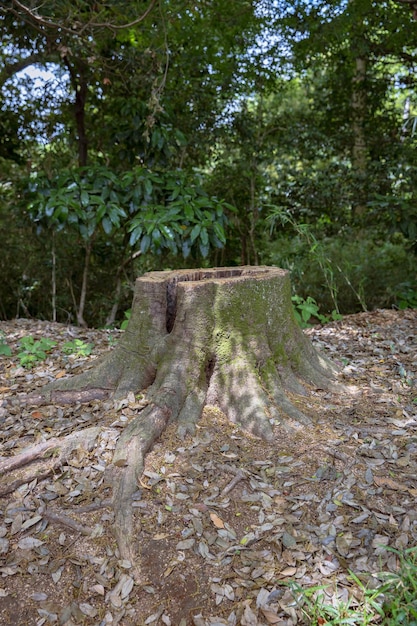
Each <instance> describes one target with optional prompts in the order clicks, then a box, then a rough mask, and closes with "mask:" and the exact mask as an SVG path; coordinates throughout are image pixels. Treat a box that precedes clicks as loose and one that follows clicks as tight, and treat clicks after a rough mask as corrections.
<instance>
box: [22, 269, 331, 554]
mask: <svg viewBox="0 0 417 626" xmlns="http://www.w3.org/2000/svg"><path fill="white" fill-rule="evenodd" d="M334 374H335V367H334V366H333V365H332V364H331V363H330V362H329V361H327V359H325V358H324V357H322V356H320V355H319V354H318V353H317V352H316V351H315V350H314V348H313V347H312V345H311V343H310V341H309V340H308V339H307V337H306V336H305V335H304V334H303V332H302V331H301V330H300V328H299V327H298V325H297V322H296V321H295V317H294V315H293V310H292V304H291V288H290V281H289V274H288V272H287V271H284V270H281V269H278V268H273V267H264V266H259V267H256V266H253V267H250V266H243V267H233V268H218V269H198V270H178V271H167V272H150V273H148V274H145V275H144V276H142V277H141V278H138V279H137V281H136V287H135V294H134V300H133V306H132V314H131V317H130V320H129V325H128V328H127V330H126V331H125V334H124V335H123V337H122V339H121V341H120V343H119V344H118V346H117V347H116V348H115V350H114V351H113V352H112V353H110V354H109V355H108V356H107V357H106V358H104V359H103V360H102V361H101V362H100V363H99V364H98V365H97V366H96V367H94V368H93V369H92V370H89V371H86V372H84V373H82V374H81V375H79V376H74V377H73V378H70V379H67V380H64V381H62V380H61V381H58V382H57V383H53V384H52V385H50V386H49V387H48V389H46V390H45V392H44V394H43V398H44V401H46V402H52V401H53V402H56V403H62V402H70V401H74V402H79V401H83V399H85V400H86V401H88V400H91V398H92V397H94V396H97V397H101V398H102V397H103V396H106V395H110V394H113V395H114V396H115V397H116V398H124V397H126V396H127V394H128V393H129V392H134V393H137V392H140V391H142V392H145V400H146V406H145V407H144V408H143V409H142V410H141V411H140V412H139V413H138V415H137V416H136V417H135V418H134V419H133V420H132V421H131V422H130V424H129V425H128V426H127V427H126V428H125V429H124V431H123V433H122V434H121V436H120V438H119V440H118V443H117V447H116V450H115V454H114V459H113V464H114V477H113V485H114V499H113V505H114V510H115V513H116V524H115V529H116V534H117V538H118V542H119V548H120V552H121V555H122V558H128V559H133V558H134V555H133V554H132V553H131V541H130V538H131V533H132V507H131V501H132V500H131V498H132V494H133V493H134V492H135V491H136V489H137V485H138V481H139V478H140V475H141V472H142V469H143V460H144V456H145V454H146V452H147V451H148V450H149V448H150V447H151V446H152V444H153V442H154V441H155V439H156V438H157V437H158V436H159V435H160V434H161V433H162V431H163V430H164V428H165V427H166V425H167V424H168V422H172V421H174V420H175V421H176V422H177V423H178V429H179V433H180V435H181V436H184V435H185V434H187V433H190V432H193V430H194V427H195V424H196V422H197V421H198V419H199V418H200V416H201V413H202V410H203V408H204V406H205V405H214V406H217V407H219V408H220V409H221V410H222V411H223V412H224V413H225V414H226V415H227V416H228V417H229V418H230V419H231V420H232V421H233V422H235V423H237V424H240V425H241V426H242V427H243V428H244V429H246V430H248V431H250V432H251V433H253V434H255V435H257V436H260V437H263V438H265V439H271V438H272V436H273V427H274V425H276V424H281V425H283V426H284V427H287V425H289V424H291V423H293V424H295V425H296V424H297V423H298V424H300V423H301V424H303V425H308V424H310V423H311V421H310V419H309V418H308V417H307V416H305V415H304V414H302V413H301V412H300V411H299V410H298V409H297V408H296V407H295V406H294V405H293V404H292V403H291V402H290V400H289V399H288V397H287V395H286V392H292V393H296V394H303V395H305V394H306V393H307V390H306V384H307V385H313V386H315V387H320V388H329V387H331V386H332V384H333V383H332V380H333V379H334ZM32 400H33V398H32ZM132 562H133V561H132Z"/></svg>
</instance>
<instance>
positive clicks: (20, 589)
mask: <svg viewBox="0 0 417 626" xmlns="http://www.w3.org/2000/svg"><path fill="white" fill-rule="evenodd" d="M416 331H417V311H416V310H406V311H395V310H378V311H374V312H371V313H360V314H357V315H351V316H347V317H345V318H344V319H343V320H341V321H338V322H334V323H331V324H328V325H326V326H323V327H315V328H312V329H309V330H308V331H305V332H306V333H307V334H308V335H309V337H310V338H311V340H312V341H313V343H314V345H315V346H316V348H317V349H318V350H319V351H322V352H323V353H325V354H327V355H328V356H329V357H330V358H331V359H332V360H334V361H335V362H336V363H337V364H338V365H339V368H340V371H341V374H340V379H341V381H342V382H343V383H344V384H345V385H347V386H348V387H349V390H348V391H346V392H342V393H329V392H327V391H324V390H321V389H311V390H310V393H309V395H308V396H303V397H295V396H293V397H292V401H293V402H294V403H296V404H297V406H299V407H300V408H301V410H302V411H303V412H304V413H305V414H307V415H308V416H309V417H311V418H312V419H313V423H314V426H313V427H312V428H310V429H307V428H306V427H300V428H296V427H293V428H291V429H288V428H286V427H285V421H283V422H282V424H281V425H277V426H276V427H275V440H274V441H273V442H272V443H271V442H269V443H265V442H263V441H261V440H259V439H257V438H255V437H252V436H249V435H248V434H247V433H245V432H243V431H241V430H240V429H239V428H238V427H237V426H236V425H233V424H231V423H229V422H228V421H227V419H226V418H225V417H224V416H223V415H222V414H221V413H220V412H219V411H217V410H215V409H212V408H210V407H208V408H206V409H205V412H204V415H203V417H202V419H201V421H200V423H199V425H198V429H197V432H196V433H195V435H194V436H193V437H187V438H186V439H185V440H180V439H179V438H177V435H176V429H175V425H172V426H170V427H169V428H168V429H167V431H166V432H165V433H164V434H163V436H162V437H161V439H160V440H159V441H158V442H157V444H156V445H155V447H154V449H153V450H152V452H151V453H150V454H149V455H148V456H147V458H146V466H145V471H144V474H143V476H142V479H141V481H140V484H138V490H137V492H136V494H135V499H134V502H133V506H134V510H135V525H136V545H135V549H136V552H137V557H138V558H137V563H135V564H132V563H130V562H128V561H124V560H123V559H120V557H119V555H118V550H117V546H116V543H115V540H114V534H113V522H114V520H113V512H112V509H111V508H110V507H109V503H110V501H111V488H110V480H109V476H110V472H111V460H112V453H113V450H114V447H115V442H116V440H117V437H118V434H119V433H120V432H121V430H122V429H123V428H124V427H125V425H126V424H127V423H129V420H130V419H131V418H132V417H133V416H134V415H136V414H137V412H138V411H139V410H140V406H139V405H138V402H137V399H136V398H134V397H129V398H127V399H126V400H124V401H121V402H118V403H114V402H112V401H102V402H99V401H94V402H91V403H90V404H78V405H75V406H42V407H30V406H24V405H21V404H20V403H19V397H20V395H21V394H27V393H29V392H32V391H35V390H39V388H40V387H41V386H42V385H43V384H45V382H48V381H50V380H53V379H56V378H60V377H62V376H64V375H67V374H71V373H77V372H78V371H81V370H82V369H83V368H86V367H89V366H92V365H93V364H94V361H95V359H96V358H97V356H99V355H100V354H102V353H103V352H105V351H107V350H110V349H111V348H112V346H113V345H114V343H115V342H116V341H117V339H118V337H119V336H120V331H106V330H87V331H86V330H83V329H79V328H74V327H68V326H66V325H63V324H53V323H50V322H40V321H36V320H21V319H18V320H13V321H9V322H0V333H3V335H2V336H3V339H4V341H5V342H7V344H8V345H9V347H10V348H11V350H12V356H11V357H6V356H1V357H0V393H1V398H2V402H3V404H2V406H1V408H0V447H1V458H0V470H1V471H2V472H3V477H2V482H1V483H0V576H1V578H0V624H1V625H2V626H12V625H13V626H32V625H36V626H41V625H42V624H60V625H62V626H64V625H66V626H71V625H72V624H74V625H76V624H83V625H88V626H93V625H94V626H96V625H97V626H98V625H100V626H101V625H102V626H105V625H107V624H109V625H114V624H120V625H122V626H137V625H139V626H142V625H145V624H155V625H159V624H165V625H168V626H169V625H172V626H188V625H195V626H206V625H209V624H211V625H213V624H218V625H220V624H227V625H229V626H233V625H238V624H242V625H243V626H248V625H250V626H252V625H253V626H256V625H268V624H278V625H280V626H290V625H291V626H292V625H295V624H305V623H308V622H306V618H305V616H304V613H303V607H302V603H301V602H297V594H296V593H295V592H294V585H295V584H297V585H299V586H300V587H303V588H306V587H309V586H311V585H316V584H320V585H325V586H326V594H327V595H328V599H329V602H335V601H336V600H337V598H342V599H347V598H348V597H350V598H351V599H353V600H352V601H353V602H355V601H356V600H357V601H358V602H359V601H360V595H361V592H360V589H359V588H358V586H357V585H355V584H354V582H353V581H352V579H351V577H350V572H354V573H355V574H356V575H357V576H358V577H359V579H360V580H362V581H363V583H364V584H368V585H371V586H375V585H376V584H378V573H379V572H381V571H382V570H384V571H395V570H396V568H397V567H398V556H397V553H396V552H395V551H396V550H397V551H401V550H403V549H404V548H409V547H412V546H415V545H416V543H417V506H416V497H417V471H416V470H417V456H416V451H417V388H416V382H417V378H416V372H417V332H416ZM27 335H32V336H33V337H34V338H35V339H39V338H42V337H43V338H45V337H48V338H50V339H51V340H53V341H54V342H55V346H54V348H53V349H52V351H51V352H50V353H49V354H48V358H47V360H46V361H42V362H37V363H36V364H35V365H34V366H33V367H32V368H31V369H27V368H24V367H22V366H21V364H20V361H19V358H18V356H17V353H18V349H19V348H18V346H19V342H20V341H21V339H22V337H24V336H27ZM0 336H1V335H0ZM75 340H79V341H80V342H82V343H83V345H86V344H89V343H91V344H94V347H93V348H92V352H91V354H90V355H84V356H83V355H80V354H78V355H77V354H65V352H64V351H63V346H64V345H65V344H66V343H68V342H73V343H74V342H75ZM92 429H94V430H92ZM76 431H78V432H80V431H83V433H84V434H85V438H83V436H81V437H80V438H79V439H78V440H77V441H76V445H74V446H73V447H72V450H71V453H70V454H69V455H68V457H67V458H66V459H65V460H64V461H63V462H62V463H57V462H56V455H55V454H54V449H51V448H50V447H49V449H48V453H47V456H46V458H45V457H41V458H40V459H37V460H34V461H33V462H32V463H30V464H28V465H26V466H25V467H16V468H14V469H10V466H9V465H8V462H9V461H10V460H11V459H13V458H14V457H15V456H16V455H17V454H19V453H21V452H22V451H23V450H25V449H28V448H30V447H31V446H33V445H42V444H43V443H45V442H48V441H49V440H50V439H52V438H57V437H61V438H64V437H70V436H71V433H73V432H76ZM92 432H93V433H94V435H95V437H94V444H93V445H91V444H90V443H89V442H90V437H89V433H92ZM392 549H394V550H392ZM135 568H136V569H139V570H140V580H138V579H137V577H135V576H134V575H133V570H134V569H135Z"/></svg>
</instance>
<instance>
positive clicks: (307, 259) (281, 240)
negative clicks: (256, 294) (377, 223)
mask: <svg viewBox="0 0 417 626" xmlns="http://www.w3.org/2000/svg"><path fill="white" fill-rule="evenodd" d="M393 239H394V240H393V241H381V240H380V239H378V238H376V237H375V233H373V232H372V231H371V232H367V233H361V234H360V235H358V236H357V237H355V236H354V235H353V234H351V235H350V236H348V235H346V234H343V235H337V236H336V235H335V236H334V237H332V238H324V239H319V240H317V246H316V247H315V249H312V248H311V246H310V245H309V244H308V243H307V242H306V241H305V239H303V238H302V237H300V235H296V236H295V237H289V236H288V235H278V236H277V237H275V238H274V239H273V240H272V241H270V242H269V243H268V244H266V253H265V254H264V255H263V259H262V260H263V262H265V263H267V264H271V265H278V266H280V267H284V268H286V269H289V270H291V276H292V283H293V288H294V291H295V292H296V293H297V294H298V295H300V296H302V297H304V298H306V297H307V296H311V297H313V298H314V299H315V300H316V301H317V303H318V304H319V305H320V309H321V310H322V311H323V312H331V311H332V310H334V309H335V302H334V298H335V299H336V301H337V305H338V308H339V311H340V312H341V313H355V312H357V311H360V310H364V309H368V310H371V309H375V308H381V307H391V306H399V305H400V302H401V299H402V297H403V296H404V294H405V293H406V292H407V291H408V292H411V293H412V292H413V290H415V291H417V258H416V256H415V255H414V254H412V253H411V252H410V251H409V250H408V249H407V246H406V244H405V242H404V241H402V239H401V237H398V236H396V237H394V238H393ZM332 294H333V296H334V298H332Z"/></svg>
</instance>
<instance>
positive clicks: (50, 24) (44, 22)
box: [12, 0, 158, 35]
mask: <svg viewBox="0 0 417 626" xmlns="http://www.w3.org/2000/svg"><path fill="white" fill-rule="evenodd" d="M12 1H13V5H14V6H15V7H17V8H18V9H19V10H20V11H22V12H23V13H25V14H26V15H27V16H29V17H30V19H31V20H32V21H33V23H34V24H35V25H37V26H43V27H45V28H52V29H58V30H61V31H64V32H67V33H71V34H73V35H82V34H83V32H84V31H86V30H91V29H95V28H107V29H109V30H123V29H124V28H131V27H132V26H136V25H137V24H140V23H141V22H143V20H145V19H146V18H147V16H148V15H149V13H150V12H151V11H152V9H153V8H154V7H155V6H156V4H157V3H158V0H151V1H150V4H149V6H148V8H147V9H146V11H145V12H144V13H142V15H140V16H139V17H137V18H136V19H134V20H132V21H131V22H127V23H125V24H113V23H112V22H95V21H93V20H90V21H88V22H86V23H85V24H82V23H81V22H74V23H73V24H72V25H71V27H68V26H65V25H64V23H62V22H61V23H60V22H54V21H53V20H49V19H46V18H45V17H43V16H41V15H39V13H37V12H36V11H34V10H32V9H30V8H29V7H27V6H26V5H25V4H23V3H22V2H20V0H12ZM14 13H16V12H15V11H14Z"/></svg>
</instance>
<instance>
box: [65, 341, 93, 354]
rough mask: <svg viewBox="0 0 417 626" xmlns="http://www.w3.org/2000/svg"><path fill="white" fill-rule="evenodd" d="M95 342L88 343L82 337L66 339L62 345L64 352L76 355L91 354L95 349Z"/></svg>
mask: <svg viewBox="0 0 417 626" xmlns="http://www.w3.org/2000/svg"><path fill="white" fill-rule="evenodd" d="M93 348H94V344H93V343H86V342H85V341H82V340H81V339H73V340H72V341H66V342H65V343H64V345H63V346H62V352H64V354H68V355H69V354H72V355H74V356H76V357H85V356H89V355H90V354H91V352H92V351H93Z"/></svg>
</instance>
